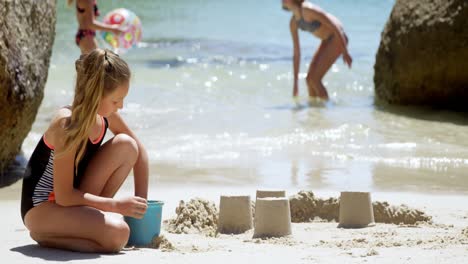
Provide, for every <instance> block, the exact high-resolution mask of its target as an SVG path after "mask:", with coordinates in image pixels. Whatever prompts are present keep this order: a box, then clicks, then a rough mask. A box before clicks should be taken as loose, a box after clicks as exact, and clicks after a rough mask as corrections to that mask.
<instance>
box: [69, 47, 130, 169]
mask: <svg viewBox="0 0 468 264" xmlns="http://www.w3.org/2000/svg"><path fill="white" fill-rule="evenodd" d="M75 67H76V73H77V77H76V86H75V97H74V100H73V104H72V108H71V109H72V114H71V117H70V118H69V122H68V123H67V125H66V127H65V129H66V136H65V141H64V143H65V146H66V147H65V151H69V150H71V149H73V148H76V155H75V160H74V165H75V174H76V173H77V172H78V164H79V162H80V161H81V159H82V158H83V156H84V153H85V150H86V145H87V143H88V137H89V131H90V129H91V127H92V126H93V124H95V123H96V117H97V113H98V109H99V104H100V103H101V100H102V98H103V97H104V96H106V95H107V94H109V93H111V92H113V91H114V90H115V89H116V88H117V87H118V86H119V84H122V83H124V82H125V81H128V80H129V79H130V69H129V68H128V65H127V63H126V62H125V61H124V60H122V59H121V58H119V56H118V55H117V54H115V53H113V52H112V51H110V50H101V49H95V50H93V51H92V52H90V53H88V54H86V55H82V56H81V57H80V59H78V60H77V61H76V62H75Z"/></svg>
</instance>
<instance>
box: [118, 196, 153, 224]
mask: <svg viewBox="0 0 468 264" xmlns="http://www.w3.org/2000/svg"><path fill="white" fill-rule="evenodd" d="M147 208H148V205H147V204H146V200H145V199H143V198H141V197H138V196H133V197H126V198H120V199H116V202H115V211H116V212H118V213H120V214H122V215H124V216H131V217H134V218H137V219H141V218H143V216H144V215H145V213H146V209H147Z"/></svg>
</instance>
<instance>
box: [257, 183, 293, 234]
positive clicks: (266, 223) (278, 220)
mask: <svg viewBox="0 0 468 264" xmlns="http://www.w3.org/2000/svg"><path fill="white" fill-rule="evenodd" d="M285 196H286V193H285V191H265V190H258V191H257V199H256V203H255V220H254V226H255V229H254V235H253V237H254V238H257V237H282V236H287V235H290V234H291V211H290V208H289V199H288V198H286V197H285Z"/></svg>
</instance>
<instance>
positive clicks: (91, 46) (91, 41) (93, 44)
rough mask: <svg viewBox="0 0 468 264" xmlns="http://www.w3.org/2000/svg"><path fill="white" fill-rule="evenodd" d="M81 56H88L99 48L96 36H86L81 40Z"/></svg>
mask: <svg viewBox="0 0 468 264" xmlns="http://www.w3.org/2000/svg"><path fill="white" fill-rule="evenodd" d="M79 46H80V50H81V54H87V53H90V52H91V51H93V50H95V49H97V48H98V43H97V40H96V38H95V37H94V36H84V37H83V38H81V40H80V45H79Z"/></svg>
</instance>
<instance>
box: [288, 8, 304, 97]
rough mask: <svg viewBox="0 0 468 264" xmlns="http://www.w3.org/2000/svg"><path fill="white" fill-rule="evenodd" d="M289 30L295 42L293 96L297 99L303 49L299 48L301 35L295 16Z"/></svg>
mask: <svg viewBox="0 0 468 264" xmlns="http://www.w3.org/2000/svg"><path fill="white" fill-rule="evenodd" d="M289 29H290V30H291V36H292V41H293V50H294V53H293V70H294V72H293V75H294V86H293V96H294V97H296V96H297V95H298V93H299V89H298V75H299V67H300V62H301V49H300V47H299V34H298V31H297V23H296V20H295V19H294V16H292V17H291V21H290V22H289Z"/></svg>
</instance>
